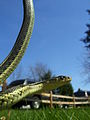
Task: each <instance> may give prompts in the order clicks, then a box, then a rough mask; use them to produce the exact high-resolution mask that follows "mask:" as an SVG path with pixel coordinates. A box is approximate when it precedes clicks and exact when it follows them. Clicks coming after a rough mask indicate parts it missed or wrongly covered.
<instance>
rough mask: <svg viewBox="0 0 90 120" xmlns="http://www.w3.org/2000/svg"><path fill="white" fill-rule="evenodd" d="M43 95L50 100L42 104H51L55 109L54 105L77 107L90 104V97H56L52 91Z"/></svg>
mask: <svg viewBox="0 0 90 120" xmlns="http://www.w3.org/2000/svg"><path fill="white" fill-rule="evenodd" d="M41 95H42V96H45V97H48V100H41V102H42V103H47V104H50V106H51V107H53V104H59V105H72V106H73V107H75V106H76V105H85V104H90V97H75V96H73V97H72V96H64V95H56V94H52V91H51V92H50V93H41ZM53 98H54V99H53ZM55 98H56V100H55Z"/></svg>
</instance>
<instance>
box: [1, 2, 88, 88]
mask: <svg viewBox="0 0 90 120" xmlns="http://www.w3.org/2000/svg"><path fill="white" fill-rule="evenodd" d="M34 8H35V25H34V30H33V34H32V37H31V40H30V43H29V46H28V49H27V50H26V53H25V55H24V57H23V59H22V61H21V64H22V66H23V71H25V72H26V71H28V67H29V66H33V65H35V64H36V63H38V62H41V63H43V64H46V65H47V66H48V68H50V69H51V70H52V71H53V74H55V75H67V76H70V77H72V85H73V87H74V90H77V89H78V88H81V89H84V90H90V87H89V86H90V84H85V82H84V80H85V77H84V74H83V65H82V63H83V60H84V54H85V49H84V47H83V44H82V42H80V39H81V38H83V37H84V32H85V30H86V29H87V28H86V26H85V24H86V23H89V16H88V14H87V13H86V10H87V9H90V0H68V1H66V0H34ZM22 20H23V6H22V0H2V1H0V62H2V61H3V60H4V58H5V57H6V56H7V55H8V53H9V52H10V50H11V48H12V46H13V44H14V42H15V40H16V38H17V35H18V32H19V30H20V26H21V24H22Z"/></svg>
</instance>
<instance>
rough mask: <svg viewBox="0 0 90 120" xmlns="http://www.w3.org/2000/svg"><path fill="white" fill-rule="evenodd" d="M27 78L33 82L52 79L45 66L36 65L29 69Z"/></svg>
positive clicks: (49, 71)
mask: <svg viewBox="0 0 90 120" xmlns="http://www.w3.org/2000/svg"><path fill="white" fill-rule="evenodd" d="M29 77H30V78H31V79H33V80H34V81H42V80H45V79H49V78H51V77H52V72H51V70H50V69H48V68H47V65H44V64H42V63H37V64H36V65H35V66H34V67H32V66H30V67H29Z"/></svg>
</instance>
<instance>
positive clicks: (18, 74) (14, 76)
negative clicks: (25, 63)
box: [10, 64, 23, 81]
mask: <svg viewBox="0 0 90 120" xmlns="http://www.w3.org/2000/svg"><path fill="white" fill-rule="evenodd" d="M22 72H23V71H22V65H21V64H19V65H18V67H17V68H16V69H15V70H14V72H13V73H12V74H11V76H10V80H12V81H13V80H17V79H20V78H21V76H22Z"/></svg>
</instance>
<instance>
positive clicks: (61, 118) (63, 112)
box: [0, 108, 90, 120]
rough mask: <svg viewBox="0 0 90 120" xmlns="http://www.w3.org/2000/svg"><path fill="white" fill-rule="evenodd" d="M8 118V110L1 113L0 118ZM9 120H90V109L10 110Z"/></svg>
mask: <svg viewBox="0 0 90 120" xmlns="http://www.w3.org/2000/svg"><path fill="white" fill-rule="evenodd" d="M2 116H5V117H6V118H8V110H2V111H0V118H1V117H2ZM9 120H90V108H74V109H73V108H71V109H59V108H53V109H50V108H42V109H38V110H33V109H30V110H18V109H16V110H13V109H12V110H10V119H9Z"/></svg>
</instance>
